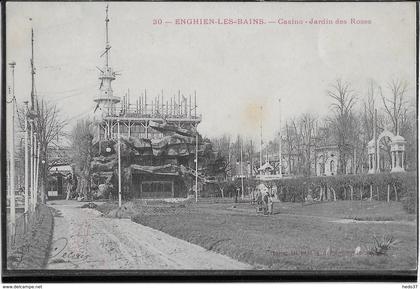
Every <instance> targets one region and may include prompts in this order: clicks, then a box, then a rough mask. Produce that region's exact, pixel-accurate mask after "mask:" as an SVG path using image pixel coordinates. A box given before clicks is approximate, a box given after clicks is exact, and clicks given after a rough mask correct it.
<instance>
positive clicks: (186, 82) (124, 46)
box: [6, 2, 416, 138]
mask: <svg viewBox="0 0 420 289" xmlns="http://www.w3.org/2000/svg"><path fill="white" fill-rule="evenodd" d="M105 6H106V4H105V3H100V2H94V3H81V2H78V3H65V2H62V3H57V2H56V3H54V2H52V3H41V2H34V3H23V2H8V3H7V19H6V21H7V61H8V62H10V61H12V60H13V61H16V63H17V65H16V72H15V76H16V98H17V100H18V102H21V101H23V100H29V96H30V87H31V84H30V60H29V59H30V29H31V26H33V27H34V31H35V65H36V68H37V74H36V88H37V92H38V94H39V96H40V97H41V96H42V97H44V98H45V99H50V100H52V101H55V102H57V104H58V106H59V107H60V108H61V110H62V112H63V113H64V114H65V115H66V116H67V117H72V118H73V120H74V119H77V118H80V117H83V116H85V115H86V116H87V115H88V114H89V112H93V107H94V103H93V98H94V97H95V96H96V93H97V89H98V87H99V80H98V78H97V77H98V72H97V69H96V68H95V67H96V66H101V65H102V63H103V59H102V58H99V56H100V54H101V53H102V52H103V49H104V45H105V44H104V42H105V25H104V18H105ZM109 6H110V7H109V17H110V23H109V25H110V32H109V33H110V44H111V46H112V48H111V53H110V59H111V65H112V66H113V67H114V69H115V70H117V71H120V73H121V75H120V76H118V77H117V79H116V80H115V81H114V82H113V88H114V94H115V95H117V96H122V95H123V94H124V93H125V92H126V91H127V89H130V94H131V95H132V98H134V96H135V95H139V94H140V93H141V92H142V91H143V90H144V89H147V91H148V95H149V96H150V95H157V94H159V93H160V91H161V90H162V89H163V90H164V94H165V95H167V96H170V95H174V94H175V93H176V92H177V91H178V89H181V91H182V92H184V93H185V94H186V95H189V94H193V93H194V90H196V91H197V96H198V106H199V112H200V113H201V114H202V115H203V121H202V123H201V124H200V126H199V131H200V132H201V133H202V134H204V135H205V136H209V137H213V136H217V135H220V134H223V133H228V134H229V133H230V134H232V135H236V134H238V133H241V134H244V135H247V136H250V137H253V138H256V137H258V136H259V120H260V115H259V113H258V111H259V107H260V106H263V111H264V115H263V126H264V137H265V138H270V137H272V136H273V135H274V134H275V132H276V130H278V125H279V115H278V111H279V109H278V101H277V99H278V98H280V97H281V98H282V104H283V114H282V119H283V121H284V120H286V119H288V118H290V117H293V116H298V115H299V114H301V113H303V112H313V113H316V114H318V115H320V116H322V115H325V114H326V113H327V112H328V109H329V103H330V99H329V97H328V96H327V94H326V90H327V89H328V85H329V84H331V83H333V82H334V81H335V79H337V78H342V79H343V80H347V81H350V82H351V83H352V85H353V87H354V89H355V90H356V91H358V92H360V93H361V95H360V96H359V100H363V93H365V92H366V90H367V84H368V81H369V80H370V79H374V80H375V81H376V82H377V83H378V84H380V85H383V86H385V84H386V81H388V80H390V79H391V78H393V77H394V78H395V77H398V78H401V79H404V80H406V81H408V82H409V85H410V90H409V93H410V96H411V97H415V80H416V78H415V77H416V75H415V72H416V71H415V69H416V50H415V49H416V48H415V41H416V39H415V37H416V34H415V3H413V2H412V3H404V2H403V3H132V2H130V3H112V2H111V3H110V4H109ZM29 18H32V19H33V21H32V23H31V22H30V21H29ZM176 18H212V19H214V18H220V19H223V18H232V19H238V18H245V19H248V18H263V19H265V21H277V20H278V19H280V18H282V19H295V20H299V19H301V20H303V21H305V20H307V21H309V20H310V19H311V18H314V19H325V18H328V19H331V20H333V21H335V20H336V19H337V18H341V19H346V20H347V21H349V20H350V18H358V19H367V20H371V22H372V24H366V25H355V24H347V25H344V24H342V25H336V24H330V25H327V24H325V25H322V24H319V25H309V24H302V25H285V24H283V25H281V24H265V25H175V24H173V23H172V24H163V25H153V19H162V20H163V21H171V22H174V21H175V19H176Z"/></svg>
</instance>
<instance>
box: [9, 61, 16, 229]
mask: <svg viewBox="0 0 420 289" xmlns="http://www.w3.org/2000/svg"><path fill="white" fill-rule="evenodd" d="M15 65H16V62H10V63H9V66H10V68H11V70H12V86H13V87H12V92H11V96H12V100H11V104H12V129H11V137H10V175H9V177H10V223H11V226H12V231H11V235H12V236H14V234H15V224H16V206H15V201H16V200H15Z"/></svg>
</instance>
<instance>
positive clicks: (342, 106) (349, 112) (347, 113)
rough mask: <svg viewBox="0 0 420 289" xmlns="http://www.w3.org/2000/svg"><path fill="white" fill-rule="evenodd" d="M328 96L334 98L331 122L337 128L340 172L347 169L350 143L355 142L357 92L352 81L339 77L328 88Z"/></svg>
mask: <svg viewBox="0 0 420 289" xmlns="http://www.w3.org/2000/svg"><path fill="white" fill-rule="evenodd" d="M327 94H328V96H330V97H331V98H332V100H333V103H332V104H331V108H332V110H333V112H334V115H333V117H332V118H331V123H332V125H333V128H334V130H335V136H336V141H337V145H338V151H339V163H338V173H340V174H343V173H345V171H346V166H347V157H348V153H349V149H348V148H349V145H350V144H353V140H352V138H351V137H352V136H353V135H354V132H353V129H354V120H355V118H354V115H353V106H354V105H355V103H356V99H357V98H356V94H355V93H354V91H353V90H352V88H351V85H350V83H348V82H343V81H342V80H341V79H337V80H336V82H335V84H334V85H332V87H331V89H329V90H327Z"/></svg>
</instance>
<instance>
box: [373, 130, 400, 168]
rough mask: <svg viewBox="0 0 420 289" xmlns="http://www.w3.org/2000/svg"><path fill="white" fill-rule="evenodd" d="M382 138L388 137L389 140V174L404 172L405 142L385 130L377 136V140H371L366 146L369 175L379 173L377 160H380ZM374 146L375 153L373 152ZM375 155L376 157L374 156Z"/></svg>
mask: <svg viewBox="0 0 420 289" xmlns="http://www.w3.org/2000/svg"><path fill="white" fill-rule="evenodd" d="M384 137H389V139H390V140H391V142H390V146H391V173H394V172H404V171H405V169H404V157H405V156H404V155H405V144H406V143H407V142H406V140H405V139H404V138H403V137H402V136H400V135H399V134H397V135H394V134H393V133H391V132H389V131H387V130H385V131H383V132H382V133H381V134H380V135H379V136H378V139H377V140H376V144H375V140H374V139H372V140H370V141H369V142H368V144H367V149H368V156H369V171H368V173H369V174H374V173H376V172H379V160H380V154H379V150H380V141H381V140H382V139H383V138H384ZM375 146H376V151H375ZM375 153H376V155H375Z"/></svg>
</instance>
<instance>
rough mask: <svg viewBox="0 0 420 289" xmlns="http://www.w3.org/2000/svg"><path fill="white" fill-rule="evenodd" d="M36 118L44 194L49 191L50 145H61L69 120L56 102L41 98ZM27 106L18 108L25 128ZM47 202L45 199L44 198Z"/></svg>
mask: <svg viewBox="0 0 420 289" xmlns="http://www.w3.org/2000/svg"><path fill="white" fill-rule="evenodd" d="M34 110H35V114H36V118H35V119H34V127H35V132H36V133H37V142H39V144H40V183H41V190H42V191H43V192H44V196H46V193H47V178H48V171H49V169H50V167H51V165H52V164H51V163H50V162H49V147H50V146H57V147H60V146H61V139H62V138H63V137H65V136H66V134H65V131H64V129H65V127H66V126H67V120H65V119H62V118H61V115H60V110H59V109H58V108H57V106H56V105H55V104H52V103H50V102H48V101H44V100H43V99H41V101H39V100H38V99H36V101H35V106H34ZM25 114H26V111H25V108H24V107H23V106H22V107H20V108H19V109H18V117H19V123H20V126H21V128H22V130H23V129H24V126H25ZM42 201H43V202H45V200H42Z"/></svg>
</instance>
